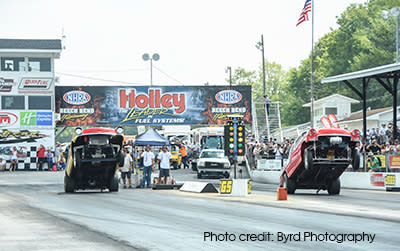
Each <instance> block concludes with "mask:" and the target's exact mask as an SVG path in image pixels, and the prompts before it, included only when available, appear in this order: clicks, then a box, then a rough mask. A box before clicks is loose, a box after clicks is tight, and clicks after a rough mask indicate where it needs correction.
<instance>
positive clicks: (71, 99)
mask: <svg viewBox="0 0 400 251" xmlns="http://www.w3.org/2000/svg"><path fill="white" fill-rule="evenodd" d="M63 99H64V101H65V102H66V103H68V104H70V105H83V104H86V103H87V102H89V101H90V99H91V97H90V95H89V93H87V92H84V91H70V92H67V93H65V94H64V97H63Z"/></svg>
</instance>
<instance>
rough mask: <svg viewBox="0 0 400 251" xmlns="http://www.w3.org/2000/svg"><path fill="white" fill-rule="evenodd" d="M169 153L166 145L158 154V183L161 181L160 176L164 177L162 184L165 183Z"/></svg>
mask: <svg viewBox="0 0 400 251" xmlns="http://www.w3.org/2000/svg"><path fill="white" fill-rule="evenodd" d="M171 158H172V156H171V153H170V152H168V151H167V146H163V147H162V152H160V153H159V154H158V163H160V175H159V176H158V184H160V183H161V177H164V184H167V178H168V176H169V163H170V161H171Z"/></svg>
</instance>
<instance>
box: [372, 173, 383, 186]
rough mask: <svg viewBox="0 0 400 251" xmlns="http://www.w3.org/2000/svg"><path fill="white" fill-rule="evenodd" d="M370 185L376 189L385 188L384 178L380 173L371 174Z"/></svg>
mask: <svg viewBox="0 0 400 251" xmlns="http://www.w3.org/2000/svg"><path fill="white" fill-rule="evenodd" d="M371 185H373V186H376V187H384V186H385V177H383V174H382V173H371Z"/></svg>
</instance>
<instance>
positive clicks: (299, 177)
mask: <svg viewBox="0 0 400 251" xmlns="http://www.w3.org/2000/svg"><path fill="white" fill-rule="evenodd" d="M358 142H360V131H359V130H358V129H354V130H353V131H351V132H349V131H347V130H343V129H338V128H325V129H320V130H316V129H310V130H308V131H305V132H304V133H302V134H301V135H300V136H299V137H298V138H297V139H296V141H295V142H294V143H293V145H292V147H291V149H290V153H289V163H288V164H287V166H286V167H285V168H284V169H283V171H282V174H281V178H280V179H281V180H280V185H281V187H285V188H286V189H287V192H288V193H289V194H293V193H294V192H295V191H296V189H318V191H319V190H328V193H329V194H331V195H334V194H339V193H340V179H339V177H340V175H342V173H343V172H344V170H346V168H347V167H348V166H349V164H352V167H353V170H357V169H358V168H359V167H360V154H359V152H358V150H357V149H356V144H357V143H358Z"/></svg>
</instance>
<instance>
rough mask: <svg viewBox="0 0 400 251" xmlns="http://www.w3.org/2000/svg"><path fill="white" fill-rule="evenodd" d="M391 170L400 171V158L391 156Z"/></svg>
mask: <svg viewBox="0 0 400 251" xmlns="http://www.w3.org/2000/svg"><path fill="white" fill-rule="evenodd" d="M389 168H390V169H400V156H389Z"/></svg>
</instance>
